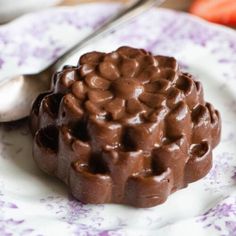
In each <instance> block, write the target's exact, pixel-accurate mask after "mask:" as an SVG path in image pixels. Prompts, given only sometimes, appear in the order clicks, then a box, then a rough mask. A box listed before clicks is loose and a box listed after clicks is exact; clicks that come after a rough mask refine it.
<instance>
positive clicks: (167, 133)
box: [31, 47, 221, 207]
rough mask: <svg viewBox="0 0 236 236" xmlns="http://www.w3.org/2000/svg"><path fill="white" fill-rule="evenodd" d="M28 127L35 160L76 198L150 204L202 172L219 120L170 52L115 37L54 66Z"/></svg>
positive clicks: (207, 166)
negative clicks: (104, 46)
mask: <svg viewBox="0 0 236 236" xmlns="http://www.w3.org/2000/svg"><path fill="white" fill-rule="evenodd" d="M31 130H32V133H33V135H34V147H33V156H34V159H35V161H36V163H37V164H38V166H39V168H40V169H42V170H43V171H44V172H46V173H48V174H50V175H53V176H56V177H58V178H59V179H60V180H62V181H64V182H65V183H66V184H67V185H68V186H69V189H70V191H71V192H72V194H73V196H74V197H75V198H77V199H78V200H79V201H81V202H84V203H94V204H99V203H121V204H126V205H132V206H135V207H151V206H155V205H158V204H161V203H163V202H164V201H165V200H166V199H167V197H168V195H169V194H171V193H173V192H175V191H177V190H178V189H181V188H183V187H186V186H187V185H188V183H191V182H194V181H196V180H198V179H201V178H202V177H203V176H205V175H206V174H207V173H208V171H209V170H210V168H211V166H212V149H213V148H215V147H216V145H217V144H218V143H219V140H220V132H221V120H220V115H219V112H218V111H217V110H215V109H214V107H213V106H212V105H211V104H210V103H207V102H205V100H204V97H203V88H202V85H201V83H200V82H199V81H196V80H195V79H194V78H193V76H192V75H190V74H188V73H184V72H182V71H180V69H179V66H178V63H177V62H176V60H175V59H174V58H172V57H166V56H154V55H152V54H151V53H150V52H147V51H145V50H143V49H135V48H130V47H121V48H119V49H118V50H116V51H114V52H111V53H102V52H91V53H87V54H85V55H83V56H82V57H81V58H80V60H79V63H78V66H65V67H64V68H63V69H62V71H60V72H57V73H55V75H54V76H53V78H52V86H51V89H50V91H48V92H45V93H43V94H40V95H39V96H38V98H37V99H36V100H35V102H34V104H33V108H32V112H31Z"/></svg>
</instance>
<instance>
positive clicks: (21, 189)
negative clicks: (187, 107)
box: [0, 4, 236, 236]
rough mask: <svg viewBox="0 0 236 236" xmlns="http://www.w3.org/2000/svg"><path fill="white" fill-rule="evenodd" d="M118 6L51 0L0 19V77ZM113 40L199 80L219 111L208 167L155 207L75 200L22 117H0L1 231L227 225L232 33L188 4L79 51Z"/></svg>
mask: <svg viewBox="0 0 236 236" xmlns="http://www.w3.org/2000/svg"><path fill="white" fill-rule="evenodd" d="M119 7H120V6H119V5H116V4H86V5H81V6H78V7H73V8H69V7H68V8H56V9H50V10H46V11H43V12H39V13H34V14H30V15H26V16H24V17H22V18H20V19H18V20H16V21H14V22H12V23H10V24H8V25H5V26H1V27H0V79H6V78H7V77H8V76H10V75H14V74H19V73H30V72H37V71H39V70H41V69H42V68H43V67H45V66H46V65H47V64H48V63H50V62H51V61H52V60H54V59H55V58H56V57H58V55H60V54H61V53H62V52H63V51H64V50H65V49H66V48H68V47H69V46H71V45H73V44H74V43H75V42H76V41H77V40H78V39H79V38H80V37H83V36H84V35H85V34H87V33H88V32H90V31H92V30H93V29H94V28H96V27H97V26H99V25H100V24H101V23H102V22H103V21H104V20H105V19H106V18H107V17H108V16H109V15H111V14H113V13H114V12H116V11H117V10H118V8H119ZM22 36H23V37H22ZM121 45H131V46H135V47H141V48H146V49H148V50H150V51H152V52H153V53H155V54H165V55H173V56H175V57H176V58H177V59H178V60H179V61H180V62H181V66H182V67H183V69H184V70H186V71H189V72H191V73H193V74H195V75H196V76H197V77H198V78H199V79H200V80H201V81H202V82H203V85H204V87H205V94H206V98H207V100H208V101H210V102H213V104H214V105H215V106H216V107H217V108H218V109H219V110H220V111H221V114H222V120H223V134H222V141H221V144H220V145H219V146H218V147H217V148H216V150H215V151H214V166H213V168H212V170H211V172H210V173H209V174H208V175H207V176H206V177H205V178H204V179H202V180H200V181H198V182H196V183H193V184H190V185H189V186H188V188H186V189H183V190H180V191H178V192H176V193H174V194H172V195H171V196H170V197H169V199H168V200H167V202H165V203H164V204H162V205H160V206H157V207H154V208H150V209H135V208H131V207H126V206H119V205H83V204H82V203H80V202H78V201H76V200H74V199H73V198H72V197H71V196H70V195H69V194H68V192H67V189H66V186H64V185H63V184H62V183H61V182H59V181H57V180H56V179H53V178H51V177H48V176H46V175H45V174H43V173H42V172H41V171H39V169H38V168H37V167H36V165H35V164H34V162H33V160H32V155H31V149H32V138H31V135H30V133H29V130H28V128H27V125H26V124H21V126H14V127H12V126H10V127H9V126H6V125H5V126H4V125H1V127H0V235H1V236H10V235H16V236H18V235H19V236H25V235H35V236H36V235H37V236H39V235H46V236H47V235H48V236H50V235H57V236H60V235H62V236H64V235H77V236H90V235H100V236H118V235H120V236H123V235H135V236H139V235H140V236H141V235H147V236H155V235H166V236H173V235H182V236H185V235H186V236H187V235H191V236H193V235H196V236H199V235H222V236H223V235H224V236H226V235H228V236H233V235H236V186H235V184H236V145H235V144H236V123H235V120H236V92H235V90H236V89H235V88H236V69H235V68H236V33H235V32H234V31H233V30H230V29H226V28H223V27H220V26H216V25H213V24H209V23H207V22H205V21H202V20H200V19H198V18H195V17H193V16H190V15H188V14H184V13H177V12H173V11H169V10H164V9H158V10H157V9H152V10H150V11H149V12H147V13H145V14H143V15H142V16H140V17H138V18H137V19H135V20H133V21H132V22H130V23H129V24H127V25H125V26H124V27H122V28H120V30H119V31H117V32H113V33H112V34H110V35H109V36H107V37H106V38H104V39H103V40H102V42H97V44H96V45H92V46H90V47H87V48H85V49H84V50H83V51H81V52H79V53H78V54H81V53H83V52H85V51H89V50H94V49H96V50H104V51H110V50H112V49H116V48H117V47H118V46H121ZM78 56H79V55H76V56H75V57H74V59H73V58H72V59H71V63H76V58H78ZM9 96H10V94H9ZM6 99H7V98H6Z"/></svg>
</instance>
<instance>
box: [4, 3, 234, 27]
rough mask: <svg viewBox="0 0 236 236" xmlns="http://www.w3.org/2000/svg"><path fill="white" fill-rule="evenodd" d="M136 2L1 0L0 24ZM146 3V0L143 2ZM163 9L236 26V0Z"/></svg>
mask: <svg viewBox="0 0 236 236" xmlns="http://www.w3.org/2000/svg"><path fill="white" fill-rule="evenodd" d="M131 1H135V0H0V23H1V24H3V23H6V22H9V21H10V20H12V19H14V18H16V17H18V16H20V15H22V14H24V13H27V12H31V11H35V10H40V9H43V8H47V7H52V6H55V5H60V6H68V5H69V6H72V5H77V4H83V3H88V2H124V3H126V2H131ZM143 1H145V0H143ZM163 7H166V8H171V9H175V10H180V11H188V12H190V13H192V14H195V15H197V16H200V17H202V18H204V19H206V20H208V21H212V22H214V23H219V24H224V25H227V26H230V27H235V26H236V0H166V2H165V3H164V4H163Z"/></svg>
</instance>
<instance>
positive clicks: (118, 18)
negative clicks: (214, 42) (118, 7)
mask: <svg viewBox="0 0 236 236" xmlns="http://www.w3.org/2000/svg"><path fill="white" fill-rule="evenodd" d="M164 1H165V0H138V1H135V3H133V4H132V5H131V6H129V7H127V8H125V9H124V10H123V11H121V12H119V13H118V14H117V15H115V16H113V17H112V18H110V19H109V20H108V21H107V22H105V23H104V24H103V25H102V26H101V27H99V28H98V29H97V30H95V31H93V32H92V33H91V34H89V35H88V36H86V37H85V38H84V39H82V40H81V41H80V42H78V43H77V44H75V45H74V46H73V47H72V48H71V49H69V50H68V51H66V52H65V53H64V54H63V55H62V56H61V57H60V58H59V59H57V60H56V61H55V62H54V63H53V65H51V66H50V67H53V68H54V69H58V68H59V67H60V66H61V65H63V63H64V62H65V61H66V60H67V59H69V58H70V57H71V56H72V55H73V54H75V53H76V52H78V51H79V49H81V48H83V47H84V46H86V45H88V44H91V43H93V42H95V41H97V40H99V39H101V38H103V37H104V36H105V35H106V34H107V33H109V32H111V31H112V30H114V29H116V28H117V27H118V26H120V25H122V24H124V23H127V21H129V20H130V19H132V18H134V17H136V16H138V15H139V14H141V13H142V12H144V11H146V10H148V9H149V8H151V7H152V6H154V5H157V4H158V5H160V4H161V3H163V2H164Z"/></svg>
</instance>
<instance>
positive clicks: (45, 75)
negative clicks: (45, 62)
mask: <svg viewBox="0 0 236 236" xmlns="http://www.w3.org/2000/svg"><path fill="white" fill-rule="evenodd" d="M164 1H165V0H139V1H135V3H133V4H132V5H131V6H129V7H127V8H126V9H124V10H123V11H121V12H120V13H118V14H117V15H116V16H114V17H113V18H111V19H110V20H109V21H107V22H106V23H105V24H104V25H102V26H101V27H100V28H99V29H97V30H95V31H94V32H93V33H91V34H90V35H88V36H87V37H85V38H84V39H83V40H82V41H80V42H78V43H77V44H76V45H75V46H74V47H72V48H71V49H70V50H68V51H67V52H65V53H64V54H63V55H62V56H61V57H60V58H59V59H58V60H57V61H55V62H54V63H53V64H51V65H50V66H49V67H47V68H46V69H44V70H43V71H42V72H40V73H38V74H30V75H19V76H15V77H13V78H8V79H5V80H4V81H3V82H2V83H0V122H8V121H15V120H18V119H21V118H24V117H26V116H28V115H29V113H30V108H31V104H32V101H33V100H34V99H35V98H36V96H37V95H38V94H39V93H41V92H42V91H46V90H48V89H49V84H50V79H49V78H50V77H51V75H52V73H53V71H56V70H57V69H58V68H59V67H60V66H61V65H63V63H64V62H65V61H66V60H67V59H68V58H70V57H71V56H72V55H73V54H75V53H76V52H78V51H79V49H81V48H83V47H84V46H86V45H88V44H91V43H92V42H94V41H96V40H99V39H101V38H102V37H103V36H104V35H105V34H107V33H108V32H110V31H112V30H114V29H116V28H117V27H118V26H120V25H121V24H123V23H126V22H127V21H128V20H130V19H132V18H133V17H135V16H137V15H139V14H140V13H142V12H144V11H146V10H148V9H149V8H151V7H152V6H154V5H155V4H159V5H160V4H161V3H163V2H164Z"/></svg>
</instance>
